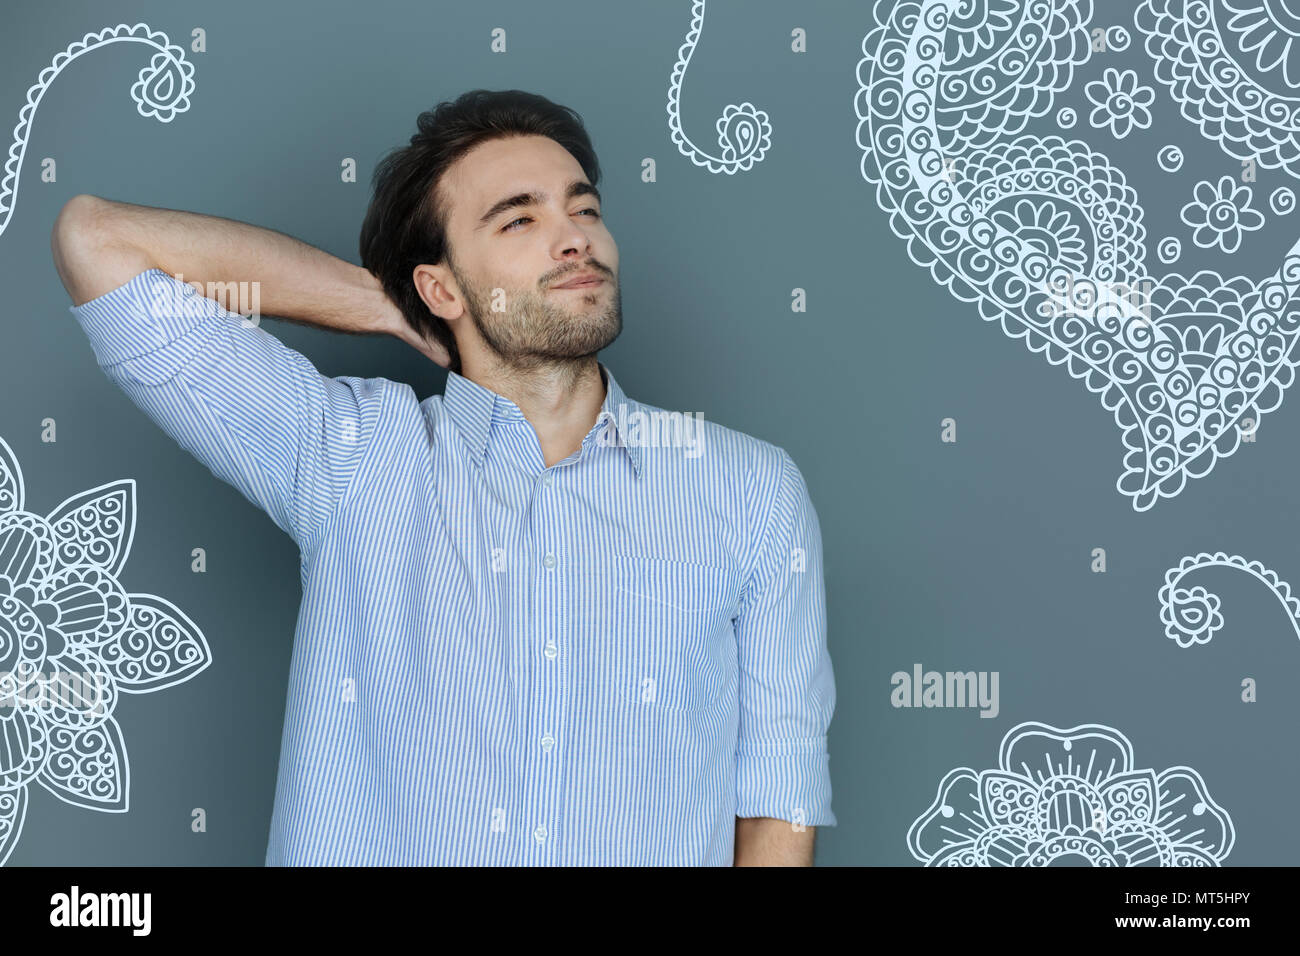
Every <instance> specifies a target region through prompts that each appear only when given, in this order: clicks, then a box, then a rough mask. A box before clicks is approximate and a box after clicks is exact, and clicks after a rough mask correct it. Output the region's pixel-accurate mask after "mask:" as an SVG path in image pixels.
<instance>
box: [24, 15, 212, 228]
mask: <svg viewBox="0 0 1300 956" xmlns="http://www.w3.org/2000/svg"><path fill="white" fill-rule="evenodd" d="M112 43H143V44H145V45H147V46H150V47H152V48H153V49H154V50H155V51H156V52H155V53H154V55H153V56H152V57H151V58H150V59H149V65H148V66H146V67H144V68H143V69H141V70H140V74H139V77H138V79H137V80H136V82H135V83H134V84H133V85H132V86H131V98H132V99H133V100H135V107H136V110H137V111H138V112H139V113H140V115H141V116H144V117H149V116H152V117H154V118H155V119H157V120H158V121H159V122H161V123H170V122H171V121H172V120H173V119H175V118H176V115H177V114H178V113H183V112H185V111H186V110H188V109H189V108H190V94H191V93H193V92H194V64H192V63H190V62H189V61H188V60H186V59H185V51H184V50H182V49H181V48H180V47H178V46H176V45H175V44H173V43H172V42H171V41H170V40H169V39H168V38H167V35H166V34H165V33H161V32H155V31H153V30H151V29H150V28H149V26H148V25H147V24H144V23H137V24H136V25H135V26H133V27H128V26H127V25H126V24H125V23H119V24H118V25H117V26H115V27H105V28H104V29H102V30H100V31H99V32H98V33H87V34H86V35H85V36H84V37H83V38H82V39H80V40H78V41H76V42H75V43H72V44H71V45H69V46H68V48H67V49H66V50H64V51H63V52H62V53H60V54H58V55H57V56H55V57H54V61H53V62H52V63H51V64H50V65H49V66H47V67H46V68H45V69H43V70H42V71H41V75H40V77H39V78H38V79H37V82H36V84H35V85H34V86H32V87H30V88H29V89H28V90H27V104H26V105H25V106H24V107H23V108H22V109H21V110H19V112H18V125H17V126H15V127H14V142H13V145H12V146H10V147H9V159H8V160H7V161H6V162H5V172H4V178H3V179H0V234H3V233H4V231H5V229H6V228H7V227H8V226H9V221H10V219H11V218H12V216H13V211H14V206H15V204H16V203H17V202H18V177H19V174H20V173H21V171H22V165H23V156H24V155H25V154H26V152H27V141H28V139H29V138H30V136H31V132H32V120H34V119H35V118H36V108H37V107H38V106H40V103H41V97H43V96H44V95H45V91H46V90H48V89H49V88H50V84H52V83H53V82H54V79H55V77H57V76H58V75H59V74H60V73H62V72H63V70H64V68H65V67H67V65H68V64H69V63H71V62H73V61H74V60H76V59H78V58H79V57H82V56H85V55H86V54H87V53H90V52H91V51H92V50H97V49H100V48H101V47H105V46H108V45H109V44H112Z"/></svg>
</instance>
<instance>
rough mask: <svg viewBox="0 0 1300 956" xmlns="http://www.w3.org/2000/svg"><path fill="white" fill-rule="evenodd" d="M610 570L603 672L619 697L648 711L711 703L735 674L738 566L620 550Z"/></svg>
mask: <svg viewBox="0 0 1300 956" xmlns="http://www.w3.org/2000/svg"><path fill="white" fill-rule="evenodd" d="M613 572H614V573H613V591H612V592H611V598H612V600H611V602H610V607H611V610H612V611H613V613H614V618H615V621H616V622H617V626H616V627H614V628H612V630H611V633H610V635H609V637H610V640H609V644H608V649H609V653H610V670H609V673H610V674H611V677H612V679H613V680H614V682H615V685H616V689H617V691H618V695H619V697H620V698H621V699H622V700H623V701H624V702H626V703H629V704H635V705H637V706H639V707H642V708H644V709H645V710H646V712H647V713H682V712H690V711H698V710H703V709H706V708H709V707H711V706H714V705H716V704H717V703H718V702H719V700H720V699H721V698H722V697H723V694H724V693H725V692H727V691H728V690H730V689H732V688H734V684H735V679H736V677H735V671H736V641H735V632H734V630H733V628H732V624H731V617H732V615H733V614H734V613H735V610H736V605H737V602H738V600H739V592H740V577H739V572H738V571H734V570H732V569H730V568H726V567H721V566H716V565H709V564H697V563H694V562H690V561H679V560H676V559H670V558H658V557H653V558H652V557H637V556H633V555H624V554H620V555H615V556H614V559H613Z"/></svg>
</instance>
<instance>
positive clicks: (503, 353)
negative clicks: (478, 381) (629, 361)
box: [451, 266, 623, 369]
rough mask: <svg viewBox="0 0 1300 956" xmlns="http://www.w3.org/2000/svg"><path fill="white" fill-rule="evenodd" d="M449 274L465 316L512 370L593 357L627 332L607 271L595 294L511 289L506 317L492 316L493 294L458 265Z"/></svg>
mask: <svg viewBox="0 0 1300 956" xmlns="http://www.w3.org/2000/svg"><path fill="white" fill-rule="evenodd" d="M451 271H452V274H453V275H455V277H456V282H457V283H458V284H459V285H460V287H461V289H462V290H463V291H464V292H465V311H467V312H468V313H469V316H470V319H471V320H473V322H474V327H475V328H476V329H477V330H478V333H479V335H480V336H482V338H483V341H484V342H485V343H486V344H487V347H488V348H489V349H490V350H491V351H492V352H493V353H494V354H495V355H496V356H497V358H498V359H499V360H500V361H501V362H502V364H504V365H507V366H509V367H511V368H517V369H533V368H538V367H540V366H543V365H550V364H553V363H556V362H573V361H576V360H581V359H585V358H590V357H591V356H594V355H595V354H596V353H597V352H599V351H600V350H601V349H603V348H606V347H608V346H609V345H610V343H612V342H613V341H614V340H615V339H616V338H618V336H619V333H620V332H622V331H623V302H622V295H621V293H620V290H619V287H618V284H617V283H616V282H615V280H614V279H612V278H609V276H608V273H607V271H606V270H599V271H600V273H601V275H602V276H604V277H605V284H603V285H600V286H597V287H595V288H592V289H587V290H582V289H580V290H577V291H576V292H575V291H567V292H566V291H560V292H551V291H549V290H547V291H544V292H540V293H539V292H533V291H527V292H525V291H522V290H518V289H516V290H509V291H507V292H506V294H505V302H506V311H504V312H493V311H492V301H493V296H492V295H491V294H490V290H488V289H486V288H480V287H479V286H477V285H475V284H474V283H473V282H470V281H468V277H466V276H462V275H461V274H460V273H459V271H458V270H457V269H456V268H455V267H454V266H451ZM611 285H612V286H613V289H612V291H611V289H610V286H611Z"/></svg>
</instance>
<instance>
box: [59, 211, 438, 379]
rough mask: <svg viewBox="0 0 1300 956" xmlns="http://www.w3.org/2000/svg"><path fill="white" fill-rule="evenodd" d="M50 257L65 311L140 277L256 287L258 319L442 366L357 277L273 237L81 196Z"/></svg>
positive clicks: (231, 223)
mask: <svg viewBox="0 0 1300 956" xmlns="http://www.w3.org/2000/svg"><path fill="white" fill-rule="evenodd" d="M50 248H51V251H52V252H53V254H54V265H55V268H56V269H57V270H58V273H59V278H60V279H62V280H63V286H64V288H65V289H67V290H68V294H69V295H70V296H72V301H73V304H74V305H82V304H83V303H85V302H88V301H89V300H91V299H94V298H97V297H98V296H101V295H103V294H104V293H106V292H109V291H111V290H113V289H116V288H118V287H119V286H121V285H122V284H123V283H125V282H127V280H129V279H131V278H133V277H134V276H137V275H139V274H140V273H141V272H143V271H145V270H146V269H160V270H162V271H163V272H166V273H168V274H169V275H173V276H175V275H179V276H181V278H182V280H183V281H184V282H186V283H191V284H193V283H197V285H198V287H200V288H204V289H210V288H214V287H215V288H239V283H251V282H256V283H257V288H258V293H259V309H260V310H261V311H262V312H265V313H266V314H268V315H274V316H280V317H282V318H286V319H292V320H294V321H298V322H307V323H310V324H313V325H319V326H322V327H324V328H331V329H335V330H338V331H341V332H354V333H377V334H387V335H393V336H396V337H397V338H399V339H401V340H402V341H404V342H406V343H407V344H409V345H411V346H412V347H413V348H416V349H418V350H419V351H421V352H423V353H424V354H425V355H426V356H428V357H429V358H430V359H432V360H433V361H435V362H437V363H438V364H440V365H443V366H445V365H446V364H447V363H448V361H449V358H448V357H447V353H446V350H445V349H444V348H443V347H442V346H441V345H439V344H438V343H437V342H436V341H433V340H432V339H430V340H424V339H422V338H421V337H419V336H418V335H417V334H416V333H415V332H414V331H413V330H412V329H411V327H410V326H409V324H408V323H407V322H406V321H405V320H404V319H403V317H402V314H401V312H400V311H399V310H398V308H397V306H396V305H394V304H393V302H392V300H391V299H389V298H388V297H387V296H386V295H385V294H384V292H383V288H382V287H381V286H380V283H379V280H378V279H376V278H375V277H374V276H372V275H371V274H370V273H369V272H368V271H367V270H365V269H363V268H362V267H361V266H356V265H353V264H352V263H350V262H345V261H344V260H342V259H339V258H337V257H336V256H332V255H330V254H329V253H327V252H324V251H322V250H320V249H317V248H315V247H314V246H309V245H307V243H305V242H301V241H299V240H297V239H295V238H293V237H292V236H287V235H285V234H284V233H282V232H276V231H274V230H271V229H264V228H261V227H258V226H251V225H248V224H247V223H242V222H237V221H235V220H233V219H222V218H220V217H217V216H208V215H204V214H202V213H194V212H182V211H179V210H175V209H159V208H155V207H152V206H138V205H135V204H133V203H125V202H116V201H113V200H109V199H101V198H99V197H97V196H92V195H89V194H86V193H83V194H81V195H78V196H73V197H72V198H71V199H69V200H68V201H67V202H66V203H65V204H64V206H63V209H62V210H61V211H60V212H59V216H58V218H57V219H56V220H55V223H54V229H53V231H52V234H51V237H50Z"/></svg>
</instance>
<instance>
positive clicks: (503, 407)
mask: <svg viewBox="0 0 1300 956" xmlns="http://www.w3.org/2000/svg"><path fill="white" fill-rule="evenodd" d="M596 366H597V367H598V368H599V369H600V374H601V378H603V379H604V382H605V400H604V401H603V402H602V403H601V406H600V412H599V414H598V415H597V416H596V424H595V425H593V426H592V430H591V432H590V433H588V435H587V437H586V438H585V439H583V444H584V445H585V444H587V443H589V442H593V441H597V440H599V439H600V435H601V432H600V429H601V428H608V429H609V438H608V439H607V443H608V444H611V445H614V446H616V447H619V448H622V449H624V450H625V451H626V452H627V456H628V458H629V459H630V460H631V462H632V468H633V470H634V471H635V473H636V475H637V477H638V478H639V477H640V476H641V470H642V468H641V465H642V458H641V447H640V445H639V444H637V443H628V442H627V441H626V440H625V437H626V436H624V435H623V434H622V432H620V430H619V427H620V423H621V424H626V422H627V419H628V417H629V416H630V415H631V413H632V412H633V411H634V410H635V409H636V403H634V402H633V401H632V400H630V399H629V398H628V397H627V396H626V395H625V394H624V393H623V390H622V389H621V388H619V386H618V382H617V381H616V380H615V379H614V376H613V374H612V373H611V372H610V370H609V369H608V368H606V367H605V364H604V363H603V362H600V361H597V362H596ZM442 403H443V407H444V408H446V409H447V414H448V415H450V416H451V420H452V421H453V422H455V423H456V427H457V428H459V429H460V433H461V437H463V438H464V439H465V443H466V444H467V445H468V446H469V452H470V458H471V459H472V460H473V461H474V464H476V465H482V464H483V454H484V451H485V450H486V448H487V442H488V437H489V435H490V434H491V430H492V425H493V423H498V424H499V423H505V422H511V421H527V419H526V418H524V413H523V412H522V411H521V410H520V408H519V406H518V405H516V404H515V403H514V402H512V401H511V400H510V399H508V398H506V397H505V396H504V395H499V394H497V393H496V392H494V391H492V390H491V389H488V388H484V387H483V386H482V385H480V384H478V383H477V382H475V381H473V380H471V379H468V378H466V377H465V376H463V375H460V374H459V373H457V372H453V371H450V370H448V372H447V385H446V388H445V389H444V390H443V398H442ZM606 422H608V425H606V424H605V423H606Z"/></svg>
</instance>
